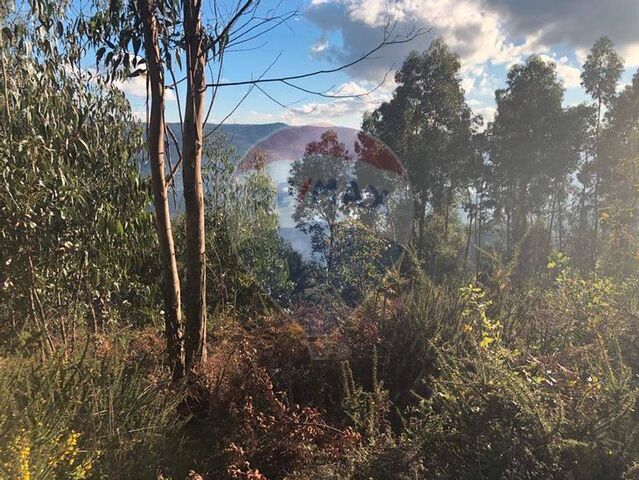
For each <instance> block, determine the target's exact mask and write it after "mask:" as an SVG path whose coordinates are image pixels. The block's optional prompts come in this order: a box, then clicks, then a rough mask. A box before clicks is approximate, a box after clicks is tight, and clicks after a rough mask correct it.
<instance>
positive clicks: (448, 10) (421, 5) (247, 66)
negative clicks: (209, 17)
mask: <svg viewBox="0 0 639 480" xmlns="http://www.w3.org/2000/svg"><path fill="white" fill-rule="evenodd" d="M296 1H298V0H283V1H282V2H279V1H276V0H263V3H262V5H263V11H264V14H266V13H267V12H268V10H269V9H271V8H275V6H276V5H279V7H277V8H278V9H279V11H280V12H281V13H285V12H287V11H288V9H291V8H293V9H296V7H297V6H299V8H298V10H299V14H298V15H296V16H295V17H294V18H292V19H291V20H289V21H288V22H287V23H286V24H285V25H282V26H280V27H279V28H277V29H275V30H273V31H271V32H269V33H268V34H267V35H265V36H264V37H262V38H260V39H256V40H255V41H253V42H252V43H251V42H249V43H248V44H243V45H241V46H238V47H237V48H236V49H235V50H234V51H230V52H229V53H228V54H227V56H226V57H225V60H224V68H223V71H222V74H221V78H222V81H224V82H233V81H241V80H247V79H251V78H257V77H260V76H261V75H265V77H277V76H282V75H294V74H301V73H306V72H309V71H314V70H318V69H327V68H334V67H335V66H338V65H342V64H345V63H348V62H350V61H352V60H353V59H355V58H358V57H359V56H360V55H361V54H362V53H364V52H366V51H369V50H370V49H371V48H373V47H374V46H376V45H377V44H378V43H379V42H380V41H381V39H382V38H383V35H384V29H385V26H386V25H388V23H389V21H391V22H392V23H393V24H394V32H396V33H397V34H402V33H404V32H408V31H411V30H412V29H415V28H417V29H420V28H422V29H427V30H428V33H426V34H424V35H422V36H420V37H419V38H417V39H416V40H414V41H413V42H411V43H410V44H402V45H394V46H390V47H388V48H386V49H384V50H382V51H380V52H377V53H376V54H375V55H374V58H372V59H369V60H368V61H365V62H362V63H359V64H357V65H356V66H354V67H352V68H349V69H347V70H345V71H342V72H339V73H335V74H330V75H321V76H318V77H313V78H310V79H306V80H302V81H298V82H296V83H297V85H298V86H300V87H302V88H305V89H309V90H317V91H329V92H336V93H338V94H339V95H348V94H357V93H364V92H369V91H370V90H371V89H374V88H375V87H376V86H377V85H379V83H380V82H381V81H382V80H383V79H384V78H386V81H385V82H384V84H383V85H381V87H379V88H377V89H376V90H375V91H373V92H372V93H370V94H369V95H366V96H364V97H360V98H341V99H338V98H334V99H328V98H322V97H317V96H313V95H310V94H308V93H304V92H302V91H299V90H295V89H293V88H291V87H288V86H284V85H279V84H268V85H264V86H263V88H264V92H262V91H260V90H258V89H253V91H252V92H251V93H250V94H249V95H248V96H247V97H246V98H245V100H244V101H243V103H242V104H241V105H240V106H239V108H237V110H236V111H235V113H234V114H232V115H231V116H230V117H229V119H228V120H227V121H228V122H234V123H269V122H286V123H290V124H335V125H343V126H350V127H358V126H359V124H360V122H361V116H362V113H363V112H364V111H366V110H371V109H373V108H375V106H376V105H378V104H379V102H381V101H383V100H384V99H387V98H389V96H390V93H391V92H392V90H393V82H392V75H387V73H388V72H389V71H392V69H393V68H397V67H398V66H399V65H401V63H402V61H403V59H404V57H405V56H406V54H407V53H408V52H409V51H410V50H423V49H426V48H427V47H428V44H429V43H430V42H431V41H432V40H433V39H434V38H436V37H443V38H444V40H445V41H446V42H447V43H448V44H449V45H450V46H451V48H452V49H453V50H454V51H455V52H457V53H458V54H459V56H460V59H461V63H462V72H461V78H462V82H463V86H464V89H465V91H466V96H467V99H468V102H469V104H470V105H471V107H472V108H473V109H474V110H475V111H476V112H478V113H481V114H483V115H484V117H485V118H487V119H490V118H492V115H493V114H494V98H493V97H494V91H495V89H496V88H499V87H502V86H503V85H504V80H505V78H506V72H507V70H508V68H509V67H510V66H511V65H512V64H513V63H516V62H519V61H522V60H524V59H525V58H526V57H527V56H528V55H530V54H533V53H537V54H541V55H544V56H545V58H547V59H549V60H553V61H554V62H555V63H556V64H557V72H558V75H559V77H560V78H561V80H562V81H563V82H564V85H565V87H566V96H565V103H566V105H571V104H576V103H579V102H581V101H583V100H585V99H586V97H585V96H584V92H583V90H582V89H581V87H580V85H579V72H580V67H581V65H582V64H583V61H584V59H585V56H586V54H587V51H588V49H589V48H590V47H591V45H592V44H593V43H594V42H595V40H596V39H597V38H598V37H600V36H601V35H608V36H609V37H610V38H611V39H612V40H613V41H614V42H615V44H616V46H617V49H618V52H619V53H620V54H621V55H622V56H623V58H624V59H625V66H626V71H625V73H624V75H623V77H622V84H623V83H627V82H629V81H630V79H631V77H632V74H633V73H634V72H635V71H636V70H637V68H638V67H639V1H638V0H608V1H603V0H302V1H301V3H299V4H298V3H296ZM276 59H277V60H276ZM269 66H270V69H269V70H268V73H266V74H265V73H264V72H265V71H266V70H267V69H268V68H269ZM121 88H122V89H123V90H124V91H125V92H126V93H127V95H128V96H129V98H130V99H131V101H132V102H133V104H134V108H137V109H138V110H140V111H142V110H143V108H144V107H143V102H144V98H143V97H144V95H145V88H144V80H143V79H142V78H141V77H139V78H138V79H135V80H133V81H130V82H126V83H125V84H122V85H121ZM246 91H247V89H246V87H225V88H222V89H220V92H219V94H218V97H217V100H216V104H215V106H214V109H213V112H212V115H211V118H210V120H209V121H213V122H217V121H220V120H221V119H222V118H224V117H225V116H226V115H228V114H229V113H230V112H231V111H232V110H233V108H234V107H235V106H236V104H237V103H238V101H239V100H240V99H241V98H242V97H243V96H244V95H245V93H246ZM168 118H169V120H177V118H178V116H177V109H176V102H175V98H174V96H173V97H172V98H171V99H170V101H169V103H168Z"/></svg>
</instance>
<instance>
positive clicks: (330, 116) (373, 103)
mask: <svg viewBox="0 0 639 480" xmlns="http://www.w3.org/2000/svg"><path fill="white" fill-rule="evenodd" d="M395 86H396V85H395V83H394V82H391V81H387V82H384V84H382V85H377V84H375V83H373V82H368V81H363V82H356V81H350V82H346V83H343V84H341V85H338V86H336V87H335V88H334V89H332V90H331V92H329V94H330V95H335V96H337V97H346V98H333V99H327V100H322V101H320V100H318V101H310V102H307V103H304V104H302V105H299V106H296V107H294V108H290V109H287V110H285V111H284V112H283V113H282V120H283V121H285V122H286V123H290V124H293V125H300V124H309V123H322V122H332V123H336V121H337V120H341V121H342V123H344V122H345V123H352V122H353V120H354V121H356V122H359V121H361V116H362V114H363V113H364V112H366V111H370V110H373V109H375V108H376V107H378V106H379V105H380V104H381V103H382V102H383V101H386V100H389V99H390V97H391V94H392V91H393V89H394V88H395Z"/></svg>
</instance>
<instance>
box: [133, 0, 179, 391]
mask: <svg viewBox="0 0 639 480" xmlns="http://www.w3.org/2000/svg"><path fill="white" fill-rule="evenodd" d="M138 8H139V11H140V14H141V17H142V22H143V24H144V47H145V51H146V61H147V68H148V77H147V81H148V82H149V91H150V93H151V110H150V113H149V130H148V140H147V141H148V148H149V161H150V163H151V180H152V182H153V206H154V208H155V218H156V225H157V232H158V243H159V246H160V259H161V261H162V277H163V278H162V280H163V281H162V293H163V296H164V321H165V335H166V344H167V351H168V354H169V362H170V364H171V368H172V371H173V379H174V380H179V379H180V378H182V377H183V376H184V346H183V335H182V309H181V304H180V277H179V275H178V269H177V262H176V259H175V245H174V244H173V231H172V229H171V215H170V212H169V202H168V196H167V188H166V181H165V178H164V126H165V125H164V123H165V121H164V72H163V68H162V59H161V55H160V46H159V41H158V22H157V18H156V16H155V2H154V1H153V0H138Z"/></svg>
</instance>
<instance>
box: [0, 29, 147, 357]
mask: <svg viewBox="0 0 639 480" xmlns="http://www.w3.org/2000/svg"><path fill="white" fill-rule="evenodd" d="M61 21H64V19H62V20H61ZM9 28H13V34H12V35H11V37H10V41H8V42H6V43H4V44H3V46H2V52H1V53H2V56H3V59H4V61H5V62H6V64H7V65H6V66H7V68H9V69H10V70H11V71H12V72H13V73H12V76H11V78H10V79H9V78H8V77H5V79H4V85H3V87H4V98H5V102H4V103H3V104H2V107H0V108H1V111H0V117H2V118H3V122H2V126H1V127H0V130H1V131H2V135H1V138H0V252H2V253H1V254H0V261H1V262H2V265H3V271H2V276H1V278H0V296H1V298H2V304H3V312H2V316H3V317H4V318H7V319H8V318H11V317H13V320H11V322H12V325H13V328H14V329H18V330H20V329H23V328H26V327H29V328H34V329H36V330H38V332H39V335H40V340H41V341H42V342H44V340H46V341H47V343H48V344H49V346H50V347H52V340H51V335H59V334H60V335H62V338H63V340H65V341H66V340H67V339H68V338H69V337H71V336H72V335H74V333H73V332H72V331H71V330H74V329H75V321H76V319H77V318H78V317H79V316H80V315H82V314H86V315H87V316H89V317H92V320H91V323H92V328H93V329H95V330H98V329H100V330H104V329H105V328H106V322H107V320H108V319H107V315H106V310H107V309H109V308H110V306H111V305H113V307H114V310H125V311H127V310H128V311H129V312H132V311H134V310H133V308H138V309H140V308H145V307H144V302H145V300H146V299H147V298H149V296H150V294H151V293H152V292H153V289H152V288H150V287H148V285H149V284H148V283H146V279H145V278H144V276H145V275H150V274H152V272H153V269H150V270H149V264H148V263H147V262H148V261H149V260H152V257H151V255H150V254H149V253H148V252H149V251H152V249H149V248H147V247H148V246H149V245H153V244H154V241H155V240H154V236H153V227H152V215H151V213H150V212H149V211H148V194H147V186H146V185H145V183H144V181H143V180H142V179H141V178H140V176H139V174H138V169H137V166H136V164H135V161H134V158H135V155H136V154H137V153H138V152H139V149H140V148H141V135H140V133H141V132H140V130H139V128H138V127H137V126H136V125H135V122H134V120H133V115H132V113H131V109H130V106H129V105H128V103H127V101H126V99H125V98H124V95H123V94H122V93H120V92H118V91H117V90H115V89H109V88H106V87H105V86H103V85H101V83H100V81H99V80H96V81H95V82H93V81H90V80H89V78H88V77H87V74H85V73H82V72H81V71H79V70H77V68H75V67H74V66H73V63H72V62H73V61H74V58H75V57H74V56H73V55H75V54H76V53H75V52H76V49H77V48H78V46H77V45H76V44H75V43H74V42H73V41H72V40H68V41H67V40H66V39H65V38H64V37H63V38H61V39H59V40H58V45H59V48H60V49H62V48H63V47H65V48H66V49H67V50H66V51H61V52H58V53H52V52H50V50H51V46H50V45H49V43H47V42H44V40H42V39H43V34H42V32H40V31H38V30H36V31H35V32H33V31H32V30H29V29H25V28H24V26H23V25H22V24H21V23H20V21H18V20H16V21H15V23H13V24H12V25H10V26H9ZM54 38H56V37H54ZM65 42H67V43H65ZM28 45H31V46H30V47H29V46H28ZM28 49H30V50H31V52H32V53H31V54H30V55H29V54H28V52H27V50H28ZM66 52H68V53H66ZM131 307H133V308H131ZM96 309H98V310H100V311H98V312H97V313H96ZM89 312H91V313H89ZM102 313H104V315H103V314H102ZM49 317H51V318H49ZM58 319H60V322H57V320H58ZM52 321H54V322H55V323H54V324H53V325H47V323H51V322H52ZM29 324H30V326H29Z"/></svg>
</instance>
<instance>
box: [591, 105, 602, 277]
mask: <svg viewBox="0 0 639 480" xmlns="http://www.w3.org/2000/svg"><path fill="white" fill-rule="evenodd" d="M602 103H603V100H602V98H601V97H599V98H598V101H597V127H596V129H595V155H596V160H595V162H596V163H595V191H594V205H593V209H594V214H593V215H594V216H593V219H592V221H593V229H592V230H593V232H592V237H593V238H592V260H591V262H592V268H593V269H594V268H595V267H596V266H597V255H598V252H597V250H598V247H599V238H598V237H599V181H600V173H601V164H600V162H599V131H600V128H601V106H602Z"/></svg>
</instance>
